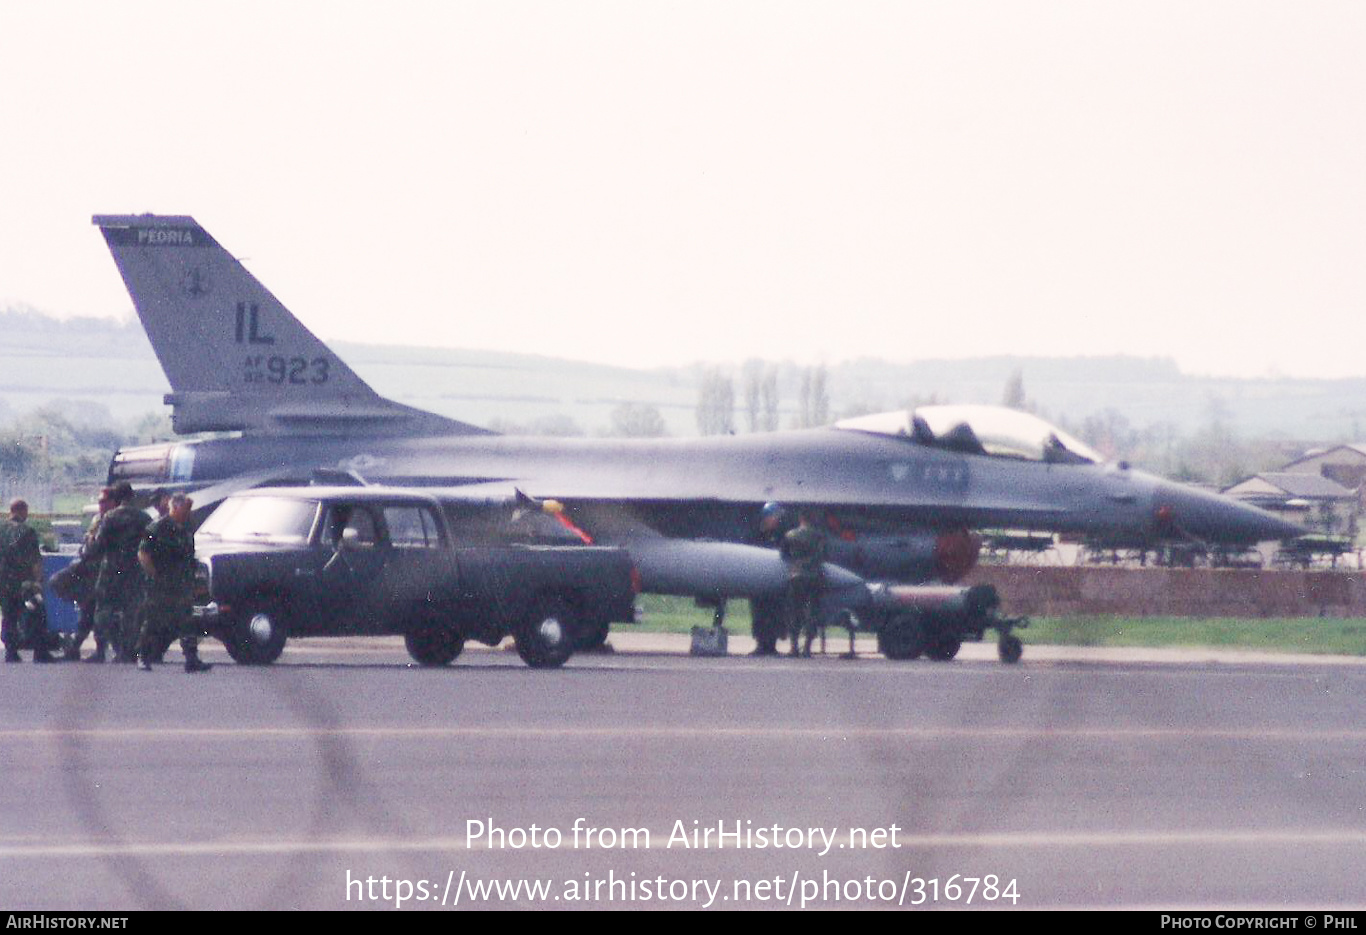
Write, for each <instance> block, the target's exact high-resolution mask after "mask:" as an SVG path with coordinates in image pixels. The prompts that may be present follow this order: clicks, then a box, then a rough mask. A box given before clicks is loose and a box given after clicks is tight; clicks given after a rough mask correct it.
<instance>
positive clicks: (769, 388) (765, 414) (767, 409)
mask: <svg viewBox="0 0 1366 935" xmlns="http://www.w3.org/2000/svg"><path fill="white" fill-rule="evenodd" d="M759 431H761V432H776V431H778V371H777V370H776V369H775V368H773V367H769V368H768V372H767V373H765V374H764V379H763V382H762V383H761V384H760V385H759Z"/></svg>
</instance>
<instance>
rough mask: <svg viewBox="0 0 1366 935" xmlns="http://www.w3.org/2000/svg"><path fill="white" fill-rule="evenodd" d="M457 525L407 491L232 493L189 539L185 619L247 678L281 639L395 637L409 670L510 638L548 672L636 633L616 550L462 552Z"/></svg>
mask: <svg viewBox="0 0 1366 935" xmlns="http://www.w3.org/2000/svg"><path fill="white" fill-rule="evenodd" d="M467 513H468V510H467V509H466V508H465V507H464V506H462V505H459V504H454V503H452V504H447V503H443V501H442V500H440V499H439V498H437V497H436V496H433V495H430V494H427V493H423V492H421V491H416V490H410V489H397V488H383V487H286V488H262V489H257V490H251V491H246V492H243V493H239V494H236V495H234V496H232V497H229V498H228V499H226V500H224V501H223V503H222V504H220V505H219V506H218V508H217V509H216V510H215V511H214V512H213V513H212V514H210V516H209V517H208V518H207V519H206V520H205V521H204V523H203V525H201V526H200V528H199V530H198V532H197V533H196V534H195V556H196V559H197V561H198V563H199V581H198V584H197V591H198V594H197V597H196V604H197V607H196V615H197V616H199V618H200V619H201V621H202V622H203V624H204V626H205V629H206V630H207V631H208V632H209V634H210V635H212V636H216V637H218V638H219V639H221V640H222V641H223V643H224V645H226V646H227V649H228V654H229V655H230V656H232V658H233V659H234V660H235V661H236V662H238V663H242V664H247V665H264V664H268V663H271V662H274V661H275V660H276V659H277V658H279V656H280V653H281V651H282V650H283V649H284V646H285V641H286V640H287V639H288V638H289V637H290V636H356V635H380V634H398V635H402V636H403V638H404V642H405V644H406V646H407V649H408V653H409V654H410V655H411V656H412V657H413V659H414V660H416V661H417V662H418V663H420V664H422V665H424V666H442V665H446V664H447V663H449V662H451V661H452V660H453V659H455V658H456V657H457V656H458V655H460V651H461V650H462V649H463V648H464V644H465V641H466V640H471V639H473V640H478V641H480V642H483V643H486V644H488V645H490V646H493V645H497V644H498V643H499V642H500V641H501V640H502V639H503V638H504V637H505V636H507V635H509V634H511V635H512V637H513V638H514V640H515V642H516V646H517V652H518V654H519V655H520V656H521V657H522V659H523V661H525V662H526V663H527V665H529V666H532V667H535V668H552V667H555V666H559V665H562V664H563V663H564V662H565V660H567V659H568V658H569V657H570V655H571V654H572V653H573V651H574V649H575V647H576V646H583V645H591V643H592V642H593V637H594V635H595V634H598V633H605V632H606V630H607V627H608V626H609V624H610V623H612V622H618V621H621V622H630V621H633V620H634V613H635V609H634V603H635V593H636V590H637V589H636V587H635V580H636V578H635V573H634V569H633V567H632V565H631V562H630V559H629V557H628V556H627V555H626V553H625V552H623V551H622V550H620V549H613V548H600V547H596V546H587V545H536V544H526V543H521V542H509V541H503V542H499V541H494V540H489V541H477V542H469V541H467V540H464V539H462V538H460V535H459V534H458V533H457V528H458V527H457V525H456V523H455V522H453V517H456V518H458V517H461V516H463V515H465V514H467ZM466 525H467V524H466Z"/></svg>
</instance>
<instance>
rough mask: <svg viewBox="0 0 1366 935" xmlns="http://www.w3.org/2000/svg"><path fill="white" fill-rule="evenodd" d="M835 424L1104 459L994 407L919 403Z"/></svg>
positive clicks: (1012, 451) (1010, 451)
mask: <svg viewBox="0 0 1366 935" xmlns="http://www.w3.org/2000/svg"><path fill="white" fill-rule="evenodd" d="M835 428H837V429H849V430H852V431H856V432H874V433H876V434H879V435H892V436H897V437H903V438H907V439H909V440H911V441H914V442H917V443H919V444H922V445H933V446H934V447H937V448H946V449H948V450H950V451H959V452H962V453H964V454H979V455H991V456H993V457H999V458H1017V459H1020V460H1024V461H1043V462H1046V463H1048V464H1101V463H1103V462H1104V461H1105V459H1104V458H1103V457H1102V456H1101V455H1100V454H1099V453H1097V452H1096V451H1094V450H1093V449H1092V448H1090V447H1089V446H1088V445H1086V444H1085V443H1084V442H1081V441H1078V440H1077V439H1076V438H1073V437H1072V436H1071V435H1068V434H1067V433H1066V432H1064V431H1063V430H1062V429H1060V428H1057V427H1056V426H1053V425H1049V424H1048V423H1047V422H1045V421H1044V420H1043V419H1040V418H1039V417H1038V416H1033V415H1030V414H1029V413H1027V412H1019V411H1018V410H1015V409H1003V408H1001V407H999V406H921V407H919V408H918V409H904V410H901V411H899V412H881V413H878V414H876V415H870V416H858V417H856V418H853V419H842V420H840V421H839V422H836V423H835Z"/></svg>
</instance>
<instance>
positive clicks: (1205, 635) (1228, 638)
mask: <svg viewBox="0 0 1366 935" xmlns="http://www.w3.org/2000/svg"><path fill="white" fill-rule="evenodd" d="M638 606H639V607H640V610H641V614H640V624H639V627H640V629H641V630H643V631H646V632H651V633H687V632H688V631H689V630H690V629H691V628H692V627H694V626H707V625H709V624H710V623H711V614H712V612H711V609H710V608H706V607H697V606H696V605H694V604H693V602H692V601H691V600H689V599H687V598H681V597H660V596H658V595H652V594H643V595H641V597H640V600H639V603H638ZM726 627H727V628H728V629H729V630H730V631H731V632H733V633H748V632H749V604H748V602H746V601H731V602H730V604H729V605H728V607H727V612H726ZM835 634H839V636H840V637H842V636H843V631H842V630H836V631H832V632H831V635H832V636H834V635H835ZM1019 635H1020V638H1021V639H1023V640H1024V642H1025V644H1026V645H1028V644H1030V643H1033V644H1035V645H1054V646H1218V647H1223V648H1241V649H1249V650H1263V651H1267V652H1289V653H1330V654H1334V655H1344V656H1366V620H1360V619H1349V620H1339V619H1335V618H1319V617H1307V618H1291V619H1281V618H1273V619H1264V620H1263V619H1252V620H1235V619H1232V618H1214V619H1193V618H1192V619H1187V618H1178V617H1044V618H1038V619H1035V620H1032V621H1031V622H1030V625H1029V627H1028V629H1025V630H1021V631H1019Z"/></svg>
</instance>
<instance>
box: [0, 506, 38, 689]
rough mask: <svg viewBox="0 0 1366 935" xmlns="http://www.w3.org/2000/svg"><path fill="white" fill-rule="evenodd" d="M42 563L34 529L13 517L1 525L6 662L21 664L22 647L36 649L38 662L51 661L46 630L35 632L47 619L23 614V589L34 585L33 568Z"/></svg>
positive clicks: (0, 621) (0, 607)
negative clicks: (49, 659)
mask: <svg viewBox="0 0 1366 935" xmlns="http://www.w3.org/2000/svg"><path fill="white" fill-rule="evenodd" d="M41 561H42V554H41V553H40V552H39V550H38V533H36V532H35V531H34V530H33V528H32V527H31V526H29V525H28V524H27V523H24V522H19V521H17V520H15V519H13V518H12V517H11V518H10V519H9V520H7V521H6V522H4V523H3V524H0V640H2V641H3V642H4V644H5V661H7V662H17V661H18V659H19V646H20V645H21V644H27V645H28V646H31V647H32V648H33V658H34V661H35V662H37V661H40V660H43V659H46V658H47V657H48V649H47V644H46V642H45V641H46V638H47V633H46V632H45V631H46V627H45V626H43V627H42V630H43V631H44V632H35V631H37V630H39V627H40V625H42V624H44V623H45V622H46V620H45V617H44V616H43V615H42V614H37V613H31V614H27V615H26V614H25V613H24V596H25V595H24V586H25V585H26V584H30V585H31V584H32V583H33V566H34V565H35V564H37V563H39V562H41ZM26 624H27V625H26ZM25 631H27V632H25Z"/></svg>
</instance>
